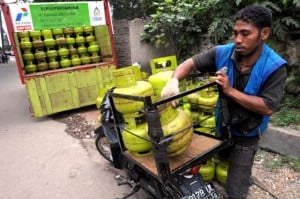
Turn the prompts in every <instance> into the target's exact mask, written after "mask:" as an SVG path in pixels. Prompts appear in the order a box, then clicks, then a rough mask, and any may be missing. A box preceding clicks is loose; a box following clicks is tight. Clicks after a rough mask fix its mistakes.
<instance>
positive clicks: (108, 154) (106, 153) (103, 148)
mask: <svg viewBox="0 0 300 199" xmlns="http://www.w3.org/2000/svg"><path fill="white" fill-rule="evenodd" d="M95 142H96V147H97V150H98V152H99V153H100V155H102V156H103V157H104V158H105V159H106V160H108V161H109V162H111V163H112V162H113V156H112V151H111V146H110V143H109V141H108V139H107V138H106V137H105V134H104V132H103V131H99V133H98V134H97V137H96V141H95Z"/></svg>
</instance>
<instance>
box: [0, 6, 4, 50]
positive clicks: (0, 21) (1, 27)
mask: <svg viewBox="0 0 300 199" xmlns="http://www.w3.org/2000/svg"><path fill="white" fill-rule="evenodd" d="M0 25H1V26H0V33H1V47H2V51H4V38H3V25H2V10H1V9H0Z"/></svg>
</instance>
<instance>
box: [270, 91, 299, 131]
mask: <svg viewBox="0 0 300 199" xmlns="http://www.w3.org/2000/svg"><path fill="white" fill-rule="evenodd" d="M299 110H300V98H299V97H297V96H292V95H287V94H286V95H285V96H284V99H283V101H282V103H281V108H280V111H279V112H278V113H276V114H275V115H273V116H272V117H271V122H272V124H274V125H276V126H280V127H283V126H289V127H291V128H294V129H300V111H299Z"/></svg>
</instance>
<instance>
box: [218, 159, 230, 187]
mask: <svg viewBox="0 0 300 199" xmlns="http://www.w3.org/2000/svg"><path fill="white" fill-rule="evenodd" d="M227 172H228V162H227V161H220V162H219V164H218V166H217V168H216V178H217V180H218V181H219V182H221V183H222V184H226V181H227Z"/></svg>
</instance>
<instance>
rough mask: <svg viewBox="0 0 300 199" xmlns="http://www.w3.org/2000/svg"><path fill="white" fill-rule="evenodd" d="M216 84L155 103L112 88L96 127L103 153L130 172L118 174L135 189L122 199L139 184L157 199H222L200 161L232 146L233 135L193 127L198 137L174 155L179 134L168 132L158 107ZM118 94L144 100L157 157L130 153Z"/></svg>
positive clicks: (104, 101)
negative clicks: (171, 148) (170, 153)
mask: <svg viewBox="0 0 300 199" xmlns="http://www.w3.org/2000/svg"><path fill="white" fill-rule="evenodd" d="M215 85H216V83H214V82H211V83H207V84H205V85H201V86H199V87H197V88H194V89H191V90H188V91H184V92H181V93H179V94H178V95H176V96H172V97H169V98H166V99H162V100H159V101H156V102H152V100H151V97H150V96H146V97H141V96H131V95H126V94H117V93H113V90H114V89H113V88H112V89H109V90H108V92H107V93H106V95H105V97H104V99H103V101H102V103H101V107H100V113H101V125H100V126H99V127H98V128H97V129H96V130H95V134H96V135H97V137H96V139H95V144H96V147H97V150H98V151H99V153H100V154H101V156H103V157H104V158H105V159H106V160H107V161H109V162H110V163H111V164H112V165H113V166H114V167H115V168H117V169H121V170H123V171H125V172H126V176H125V177H122V176H117V177H116V179H117V181H118V185H123V184H127V185H129V186H130V187H131V191H130V192H129V193H128V194H126V195H125V196H124V197H122V199H126V198H128V197H130V196H131V195H133V194H134V193H136V192H137V191H139V190H140V188H142V189H144V190H145V191H146V192H148V193H149V194H150V195H151V196H152V197H154V198H157V199H179V198H181V199H204V198H210V199H216V198H218V194H217V191H216V190H215V188H214V186H213V184H212V183H209V182H205V181H204V180H203V179H202V177H201V175H200V174H199V165H200V164H201V163H203V162H205V161H206V160H208V159H209V158H211V157H212V156H213V155H215V154H217V153H219V152H220V151H222V150H224V149H226V148H227V147H229V146H230V145H231V142H230V139H229V138H218V137H215V136H211V135H208V134H206V133H202V132H199V131H194V132H193V134H194V135H193V136H194V137H193V141H192V142H191V144H190V147H188V148H187V149H186V152H184V153H183V154H182V155H180V156H181V157H180V158H169V157H168V154H167V146H168V144H169V143H170V141H172V140H173V139H174V137H173V136H167V137H164V136H163V132H162V128H161V124H160V116H159V113H158V107H159V106H160V105H162V104H165V103H168V102H171V101H173V100H176V99H180V98H182V97H184V96H186V95H189V94H191V93H193V92H197V91H200V90H202V89H206V88H208V87H210V86H215ZM115 98H124V99H127V100H136V101H141V102H143V103H144V108H143V110H142V112H143V114H144V116H145V120H146V122H147V124H148V127H149V129H148V134H149V137H150V142H151V144H152V149H153V155H150V156H146V157H136V156H133V155H132V154H131V153H130V152H128V150H127V149H126V147H125V145H124V142H123V140H122V129H124V128H125V122H124V118H123V117H122V114H121V113H119V112H118V111H117V110H116V107H115V104H114V99H115ZM207 141H212V142H211V143H212V144H210V145H208V146H206V147H205V148H202V147H197V146H199V144H200V145H201V143H208V142H207ZM187 154H188V155H187Z"/></svg>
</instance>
